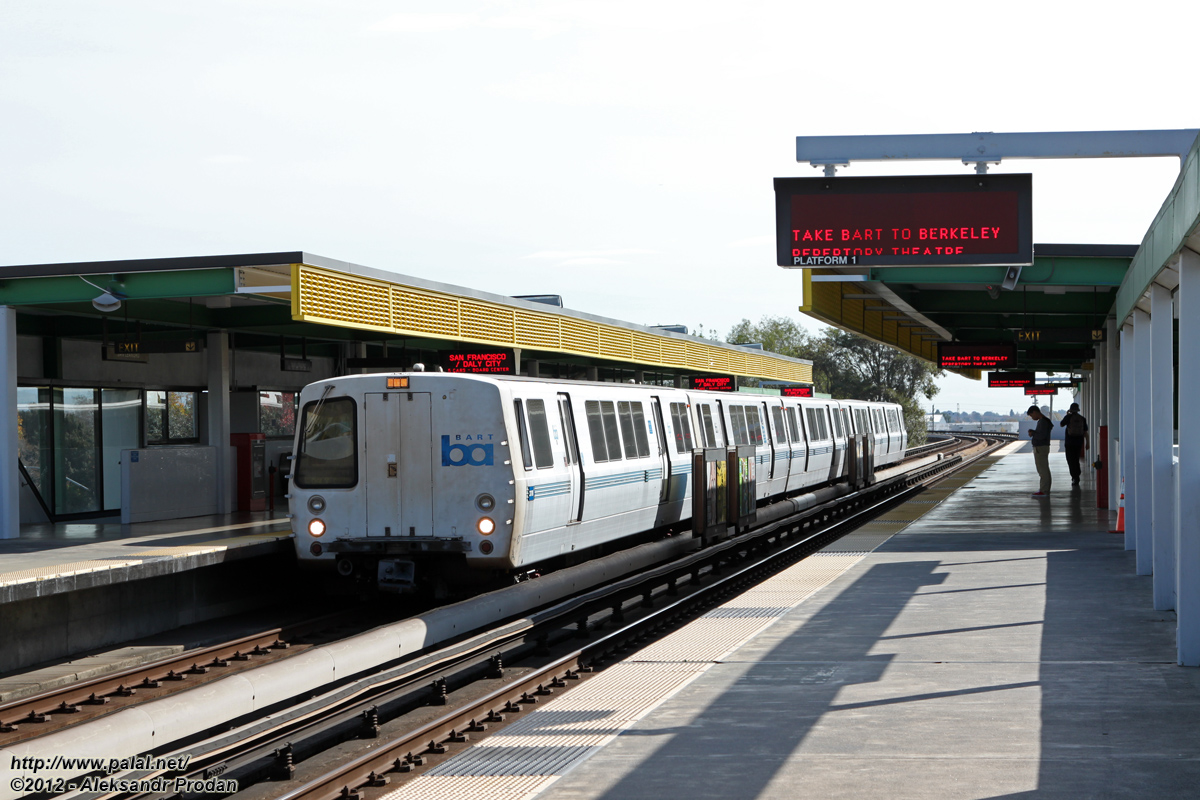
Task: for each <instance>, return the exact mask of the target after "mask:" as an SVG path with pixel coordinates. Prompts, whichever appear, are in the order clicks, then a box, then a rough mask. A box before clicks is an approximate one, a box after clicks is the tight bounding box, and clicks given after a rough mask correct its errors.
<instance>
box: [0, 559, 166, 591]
mask: <svg viewBox="0 0 1200 800" xmlns="http://www.w3.org/2000/svg"><path fill="white" fill-rule="evenodd" d="M141 563H142V562H141V560H140V559H121V558H114V559H108V560H103V559H100V560H95V561H74V562H71V563H68V564H54V565H53V566H49V567H35V568H33V569H19V570H16V571H15V572H0V586H12V585H14V584H18V583H30V582H32V581H44V580H50V579H51V578H68V577H70V576H72V575H83V574H85V573H88V572H100V571H102V570H106V569H117V568H118V567H130V566H134V565H136V564H141Z"/></svg>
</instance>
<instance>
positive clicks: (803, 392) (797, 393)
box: [779, 386, 813, 397]
mask: <svg viewBox="0 0 1200 800" xmlns="http://www.w3.org/2000/svg"><path fill="white" fill-rule="evenodd" d="M779 393H780V394H781V395H782V396H784V397H812V396H813V387H811V386H784V387H783V388H781V389H780V390H779Z"/></svg>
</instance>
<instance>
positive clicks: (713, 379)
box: [692, 375, 737, 392]
mask: <svg viewBox="0 0 1200 800" xmlns="http://www.w3.org/2000/svg"><path fill="white" fill-rule="evenodd" d="M692 388H693V389H695V390H696V391H698V392H736V391H737V381H735V380H734V379H733V376H732V375H697V376H693V377H692Z"/></svg>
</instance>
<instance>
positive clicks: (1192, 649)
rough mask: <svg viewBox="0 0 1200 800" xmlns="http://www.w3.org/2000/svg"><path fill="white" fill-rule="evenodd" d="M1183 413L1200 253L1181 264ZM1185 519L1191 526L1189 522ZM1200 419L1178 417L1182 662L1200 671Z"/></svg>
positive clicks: (1198, 387) (1191, 401)
mask: <svg viewBox="0 0 1200 800" xmlns="http://www.w3.org/2000/svg"><path fill="white" fill-rule="evenodd" d="M1176 300H1177V302H1178V303H1179V408H1180V409H1185V410H1187V411H1188V412H1190V410H1191V409H1194V408H1196V407H1197V403H1200V254H1197V253H1195V252H1193V251H1191V250H1189V249H1187V248H1186V247H1185V248H1184V250H1183V253H1182V258H1181V260H1180V262H1179V293H1178V295H1177V296H1176ZM1185 520H1186V522H1184V521H1185ZM1197 520H1200V417H1197V416H1196V415H1195V414H1192V413H1183V414H1180V415H1179V537H1178V550H1177V555H1176V562H1177V573H1176V574H1177V576H1178V578H1177V586H1176V598H1175V615H1176V619H1177V620H1178V626H1179V627H1178V630H1177V634H1176V643H1177V646H1178V652H1179V663H1180V664H1182V665H1184V666H1188V667H1200V524H1197Z"/></svg>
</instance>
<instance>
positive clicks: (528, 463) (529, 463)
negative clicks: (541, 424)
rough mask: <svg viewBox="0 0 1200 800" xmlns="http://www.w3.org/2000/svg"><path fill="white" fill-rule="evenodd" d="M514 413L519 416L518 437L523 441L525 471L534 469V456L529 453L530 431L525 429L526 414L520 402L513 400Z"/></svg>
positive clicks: (522, 454) (522, 451) (522, 452)
mask: <svg viewBox="0 0 1200 800" xmlns="http://www.w3.org/2000/svg"><path fill="white" fill-rule="evenodd" d="M513 413H514V414H516V416H517V436H518V438H519V439H520V440H521V458H522V459H523V460H524V462H525V469H533V455H532V454H531V453H530V452H529V429H528V428H526V427H525V412H524V410H523V409H522V408H521V401H520V400H513Z"/></svg>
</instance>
